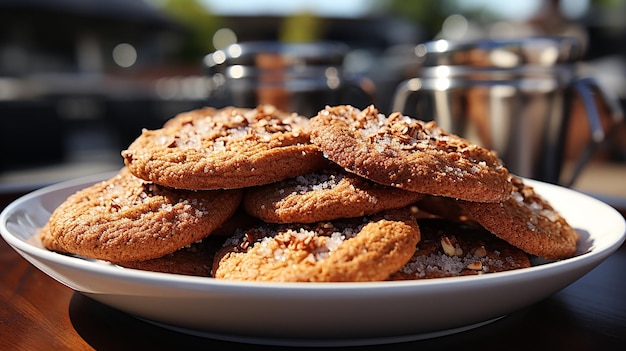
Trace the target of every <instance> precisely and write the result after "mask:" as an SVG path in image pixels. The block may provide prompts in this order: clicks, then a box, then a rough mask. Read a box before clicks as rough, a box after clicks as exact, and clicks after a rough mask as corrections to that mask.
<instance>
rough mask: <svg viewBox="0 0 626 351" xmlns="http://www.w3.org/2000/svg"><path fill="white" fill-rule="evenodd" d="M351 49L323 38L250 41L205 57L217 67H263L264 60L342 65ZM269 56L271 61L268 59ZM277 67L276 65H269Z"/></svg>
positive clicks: (209, 66) (300, 63) (278, 62)
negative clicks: (318, 39) (315, 40)
mask: <svg viewBox="0 0 626 351" xmlns="http://www.w3.org/2000/svg"><path fill="white" fill-rule="evenodd" d="M347 52H348V47H347V45H345V44H343V43H339V42H331V41H323V42H310V43H282V42H276V41H251V42H243V43H237V44H232V45H230V46H228V47H226V48H225V49H223V50H217V51H215V52H213V53H210V54H208V55H206V56H205V58H204V64H205V66H206V67H208V68H215V67H216V66H233V65H242V66H257V67H259V66H263V65H264V62H265V61H267V62H272V64H281V65H283V67H293V66H341V65H342V64H343V59H344V57H345V55H346V53H347ZM264 58H269V59H270V60H265V61H264ZM270 68H274V67H270Z"/></svg>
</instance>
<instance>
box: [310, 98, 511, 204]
mask: <svg viewBox="0 0 626 351" xmlns="http://www.w3.org/2000/svg"><path fill="white" fill-rule="evenodd" d="M310 127H311V141H312V142H313V143H314V144H316V145H318V146H319V147H320V149H322V151H323V152H324V155H325V156H326V157H327V158H329V159H330V160H332V161H334V162H336V163H337V164H339V165H340V166H342V167H344V168H345V169H346V170H348V171H350V172H353V173H355V174H358V175H360V176H362V177H364V178H367V179H370V180H372V181H375V182H377V183H380V184H384V185H388V186H395V187H399V188H402V189H406V190H410V191H415V192H419V193H423V194H430V195H441V196H448V197H453V198H459V199H465V200H469V201H477V202H499V201H503V200H505V199H507V198H508V197H509V196H510V193H511V185H510V183H509V182H508V171H507V169H506V168H505V167H504V166H503V165H502V163H501V162H500V160H499V159H498V157H497V155H496V154H495V152H493V151H490V150H487V149H484V148H482V147H479V146H477V145H475V144H472V143H470V142H469V141H467V140H465V139H462V138H460V137H458V136H456V135H453V134H449V133H446V132H445V131H443V130H442V129H440V128H438V127H437V126H436V124H435V123H434V122H428V123H425V122H422V121H418V120H415V119H411V118H409V117H407V116H402V115H401V114H399V113H393V114H391V115H389V117H386V116H384V115H382V114H380V113H379V112H378V110H377V109H376V108H375V107H373V106H369V107H367V108H366V109H364V110H363V111H361V110H359V109H356V108H354V107H352V106H336V107H327V108H326V109H324V110H322V111H320V112H319V113H318V114H317V116H315V117H313V118H312V119H311V122H310Z"/></svg>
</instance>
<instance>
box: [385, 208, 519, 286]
mask: <svg viewBox="0 0 626 351" xmlns="http://www.w3.org/2000/svg"><path fill="white" fill-rule="evenodd" d="M418 223H419V226H420V232H421V235H422V240H421V241H420V242H419V243H418V244H417V250H416V252H415V254H414V255H413V257H411V260H410V261H409V262H408V263H407V264H406V265H404V266H403V267H402V268H400V270H398V271H397V272H396V273H394V274H392V275H391V277H390V278H389V280H409V279H430V278H443V277H457V276H465V275H478V274H485V273H494V272H502V271H508V270H513V269H520V268H527V267H530V259H529V258H528V255H527V254H526V253H525V252H524V251H522V250H520V249H518V248H516V247H515V246H513V245H510V244H509V243H507V242H505V241H504V240H501V239H499V238H497V237H496V236H494V235H493V234H491V233H490V232H488V231H487V230H485V229H484V228H482V227H480V226H475V225H471V224H468V223H463V222H455V221H450V220H445V219H439V218H437V219H435V218H430V219H420V220H419V221H418Z"/></svg>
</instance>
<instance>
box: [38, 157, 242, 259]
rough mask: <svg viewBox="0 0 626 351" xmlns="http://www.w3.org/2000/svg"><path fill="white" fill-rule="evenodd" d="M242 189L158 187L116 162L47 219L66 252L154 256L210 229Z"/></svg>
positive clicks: (101, 256)
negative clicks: (111, 171)
mask: <svg viewBox="0 0 626 351" xmlns="http://www.w3.org/2000/svg"><path fill="white" fill-rule="evenodd" d="M242 195H243V191H242V190H240V189H236V190H213V191H188V190H176V189H171V188H166V187H162V186H159V185H156V184H153V183H151V182H146V181H144V180H142V179H139V178H137V177H135V176H133V175H132V174H131V173H130V172H129V171H128V169H127V168H122V169H121V170H120V172H119V173H118V174H117V175H115V176H114V177H112V178H110V179H108V180H105V181H102V182H99V183H96V184H94V185H91V186H89V187H87V188H85V189H82V190H80V191H78V192H76V193H74V194H73V195H71V196H69V197H68V198H67V199H66V200H65V201H64V202H63V203H62V204H61V205H60V206H59V207H57V208H56V209H55V210H54V212H53V213H52V215H51V216H50V219H49V221H48V223H49V224H50V234H51V237H52V238H53V240H54V241H55V242H56V244H58V245H59V247H60V248H63V249H64V250H65V251H66V252H69V253H73V254H77V255H81V256H84V257H89V258H95V259H101V260H106V261H112V262H129V261H142V260H148V259H153V258H158V257H161V256H164V255H167V254H170V253H172V252H175V251H177V250H178V249H180V248H182V247H184V246H186V245H190V244H192V243H194V242H196V241H198V240H200V239H202V238H204V237H206V236H208V235H209V234H211V232H212V231H213V230H215V229H216V228H218V227H219V226H220V225H222V224H223V223H224V222H225V221H226V220H227V219H228V218H229V217H230V216H231V215H232V214H233V213H234V212H235V210H236V209H237V208H238V206H239V204H240V203H241V198H242Z"/></svg>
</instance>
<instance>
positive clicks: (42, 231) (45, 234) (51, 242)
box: [35, 222, 67, 253]
mask: <svg viewBox="0 0 626 351" xmlns="http://www.w3.org/2000/svg"><path fill="white" fill-rule="evenodd" d="M35 239H38V240H39V242H40V243H41V245H42V246H43V247H44V248H46V249H48V250H50V251H54V252H58V253H67V252H66V251H65V249H64V248H62V247H61V245H59V244H58V243H57V241H56V240H55V239H54V237H53V236H52V234H51V233H50V223H49V222H46V223H45V224H44V225H43V227H41V228H39V229H38V230H37V232H36V233H35Z"/></svg>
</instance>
